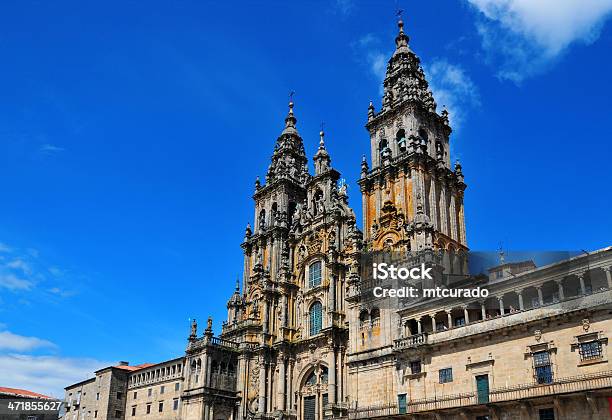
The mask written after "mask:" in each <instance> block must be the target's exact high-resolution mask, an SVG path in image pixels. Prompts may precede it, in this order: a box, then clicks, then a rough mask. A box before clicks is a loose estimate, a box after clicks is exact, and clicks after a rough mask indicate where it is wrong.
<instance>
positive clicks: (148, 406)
mask: <svg viewBox="0 0 612 420" xmlns="http://www.w3.org/2000/svg"><path fill="white" fill-rule="evenodd" d="M147 414H151V404H147Z"/></svg>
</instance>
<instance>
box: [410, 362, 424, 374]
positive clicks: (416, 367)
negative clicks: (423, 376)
mask: <svg viewBox="0 0 612 420" xmlns="http://www.w3.org/2000/svg"><path fill="white" fill-rule="evenodd" d="M410 373H412V374H413V375H416V374H417V373H421V361H420V360H414V361H412V362H410Z"/></svg>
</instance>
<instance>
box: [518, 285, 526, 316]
mask: <svg viewBox="0 0 612 420" xmlns="http://www.w3.org/2000/svg"><path fill="white" fill-rule="evenodd" d="M516 294H517V295H518V301H519V309H520V310H521V311H524V310H525V305H523V291H522V290H521V291H518V292H516Z"/></svg>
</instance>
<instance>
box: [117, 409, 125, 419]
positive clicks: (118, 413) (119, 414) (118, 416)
mask: <svg viewBox="0 0 612 420" xmlns="http://www.w3.org/2000/svg"><path fill="white" fill-rule="evenodd" d="M122 414H123V413H122V412H121V411H120V410H115V418H116V419H120V418H121V415H122Z"/></svg>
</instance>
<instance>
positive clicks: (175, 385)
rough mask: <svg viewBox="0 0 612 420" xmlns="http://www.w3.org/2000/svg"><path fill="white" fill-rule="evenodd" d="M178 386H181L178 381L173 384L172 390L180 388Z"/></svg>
mask: <svg viewBox="0 0 612 420" xmlns="http://www.w3.org/2000/svg"><path fill="white" fill-rule="evenodd" d="M180 387H181V384H180V383H179V382H177V383H175V384H174V390H175V391H178V390H179V389H180Z"/></svg>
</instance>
